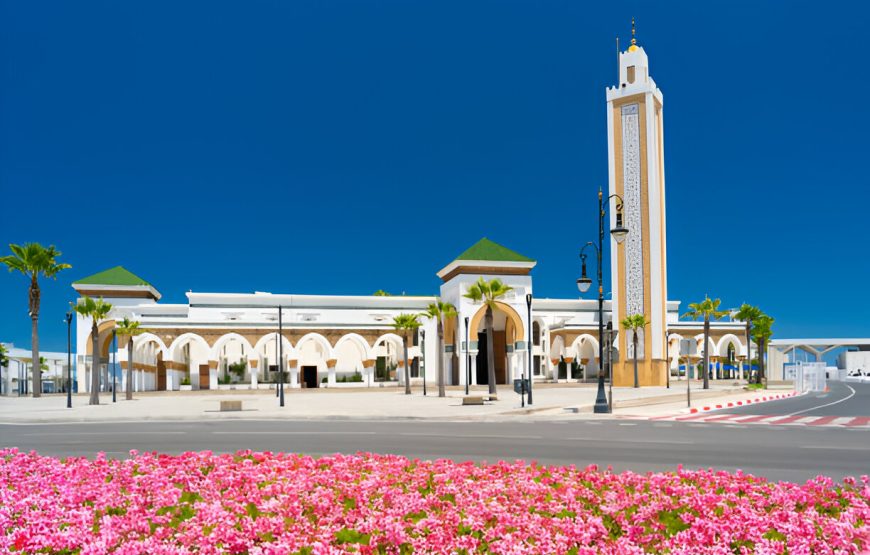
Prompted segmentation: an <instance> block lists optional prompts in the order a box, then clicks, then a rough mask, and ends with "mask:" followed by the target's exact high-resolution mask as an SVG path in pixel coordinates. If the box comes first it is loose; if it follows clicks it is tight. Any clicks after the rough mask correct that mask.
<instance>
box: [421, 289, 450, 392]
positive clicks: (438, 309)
mask: <svg viewBox="0 0 870 555" xmlns="http://www.w3.org/2000/svg"><path fill="white" fill-rule="evenodd" d="M420 316H423V317H424V318H434V319H435V320H436V321H437V322H438V396H439V397H445V396H446V395H447V393H446V391H445V390H444V321H445V320H447V319H448V318H455V317H456V307H455V306H453V305H452V304H450V303H446V302H444V301H442V300H441V299H435V302H434V303H430V304H429V306H427V307H426V312H423V313H422V314H420Z"/></svg>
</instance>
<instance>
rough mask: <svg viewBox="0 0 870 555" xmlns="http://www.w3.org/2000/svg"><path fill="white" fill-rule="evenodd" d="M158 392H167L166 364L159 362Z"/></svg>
mask: <svg viewBox="0 0 870 555" xmlns="http://www.w3.org/2000/svg"><path fill="white" fill-rule="evenodd" d="M157 391H166V363H165V362H163V361H162V360H159V359H158V360H157Z"/></svg>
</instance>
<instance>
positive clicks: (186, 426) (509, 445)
mask: <svg viewBox="0 0 870 555" xmlns="http://www.w3.org/2000/svg"><path fill="white" fill-rule="evenodd" d="M0 445H3V446H7V447H9V446H16V447H18V448H19V449H22V450H36V451H38V452H39V453H41V454H45V455H53V456H71V455H79V456H93V455H94V454H95V453H96V452H99V451H104V452H106V453H107V454H108V455H109V456H114V457H123V456H126V455H127V454H128V452H129V450H131V449H138V450H140V451H152V450H154V451H160V452H164V453H181V452H184V451H191V450H192V451H199V450H211V451H214V452H234V451H236V450H239V449H253V450H263V451H266V450H268V451H286V452H300V453H306V454H311V455H322V454H331V453H336V452H342V453H356V452H360V451H369V452H376V453H395V454H401V455H405V456H409V457H417V458H422V459H435V458H450V459H453V460H460V461H461V460H474V461H496V460H501V459H504V460H515V459H522V460H526V461H532V460H536V461H538V462H540V463H544V464H575V465H577V466H585V465H588V464H598V465H599V466H601V467H606V466H608V465H611V466H612V467H613V469H614V470H616V471H622V470H634V471H637V472H646V471H656V470H672V469H674V468H676V466H677V465H678V464H683V465H684V466H685V467H687V468H716V469H723V470H729V471H734V470H736V469H742V470H743V471H745V472H750V473H752V474H755V475H759V476H764V477H766V478H769V479H774V480H789V481H803V480H806V479H809V478H812V477H813V476H816V475H818V474H825V475H828V476H831V477H833V478H835V479H841V478H842V477H843V476H848V475H860V474H867V473H870V432H868V431H866V430H860V429H832V428H808V427H788V426H751V425H744V426H741V425H728V424H725V425H723V424H704V423H687V422H647V421H635V422H628V421H618V420H578V421H569V422H566V421H559V422H554V421H546V422H545V421H541V422H527V423H516V422H423V421H409V420H402V421H360V420H352V421H341V420H326V421H311V420H306V421H255V420H234V421H220V422H217V421H205V422H203V421H199V422H196V421H184V422H148V423H110V424H84V423H79V424H65V425H64V424H34V425H9V424H3V425H0Z"/></svg>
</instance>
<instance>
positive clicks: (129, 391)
mask: <svg viewBox="0 0 870 555" xmlns="http://www.w3.org/2000/svg"><path fill="white" fill-rule="evenodd" d="M127 400H128V401H132V400H133V336H132V335H131V336H130V339H129V340H128V341H127Z"/></svg>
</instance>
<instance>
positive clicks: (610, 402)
mask: <svg viewBox="0 0 870 555" xmlns="http://www.w3.org/2000/svg"><path fill="white" fill-rule="evenodd" d="M606 337H607V377H608V378H610V380H609V381H608V382H607V389H608V390H609V391H608V394H609V395H610V399H609V400H608V401H607V407H608V408H609V409H610V412H613V321H610V322H607V334H606Z"/></svg>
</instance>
